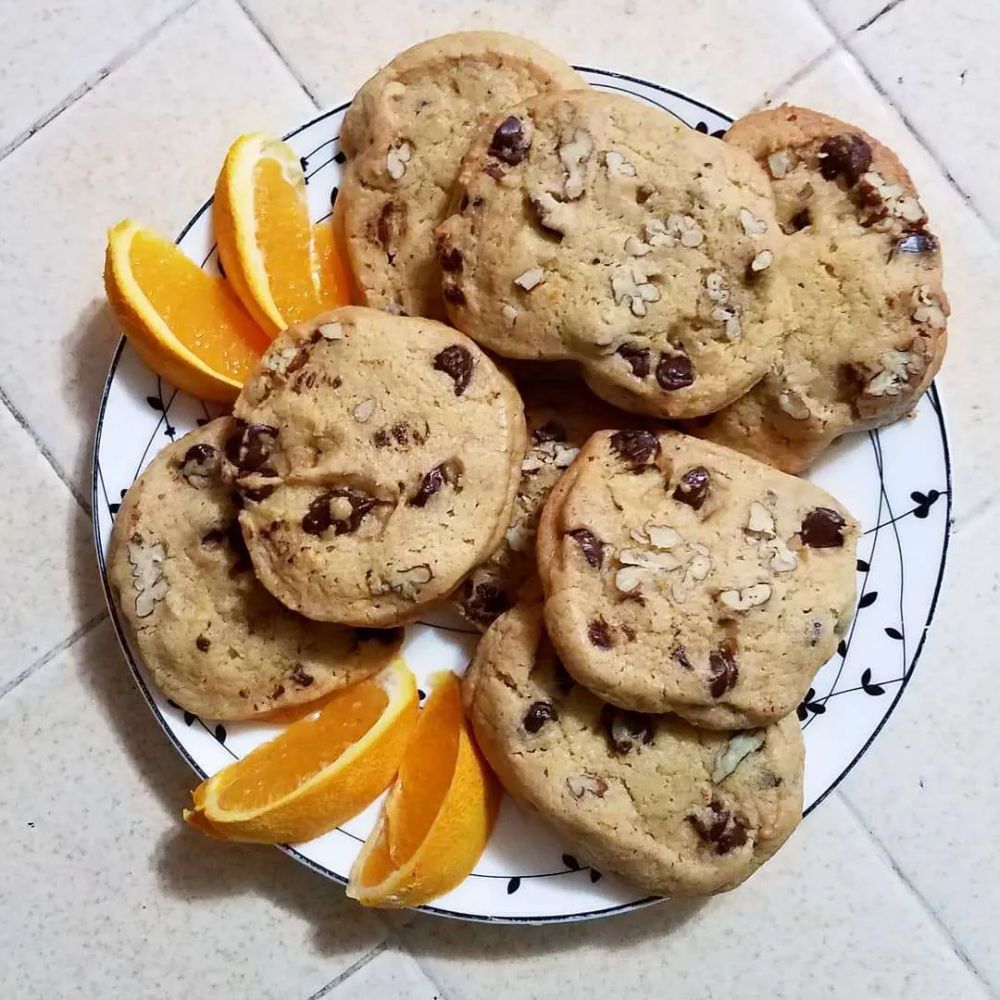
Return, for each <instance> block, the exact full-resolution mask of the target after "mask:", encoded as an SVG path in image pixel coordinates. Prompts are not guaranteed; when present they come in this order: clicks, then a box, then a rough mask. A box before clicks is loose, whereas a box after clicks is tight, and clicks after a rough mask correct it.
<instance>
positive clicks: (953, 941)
mask: <svg viewBox="0 0 1000 1000" xmlns="http://www.w3.org/2000/svg"><path fill="white" fill-rule="evenodd" d="M837 795H838V796H839V797H840V800H841V801H842V802H843V803H844V805H845V806H846V807H847V811H848V812H849V813H850V814H851V815H852V816H853V817H854V819H855V821H856V822H857V823H858V824H859V825H860V826H861V828H862V829H863V830H864V831H865V833H867V834H868V837H869V838H870V839H871V842H872V843H873V844H874V845H875V848H876V850H877V852H878V853H879V854H880V855H881V856H882V860H883V861H885V862H886V864H888V865H889V867H890V868H891V869H892V870H893V872H895V874H896V877H897V878H898V879H899V880H900V882H902V883H903V885H904V886H906V888H907V889H909V890H910V893H911V894H912V895H913V896H914V898H915V899H916V900H917V902H918V903H919V904H920V906H921V908H922V909H923V910H924V912H925V914H926V915H927V916H928V917H929V918H930V921H931V923H933V924H934V925H935V926H936V927H937V928H938V930H939V931H940V933H941V934H942V935H943V936H944V938H945V940H946V941H947V942H948V946H949V947H950V948H951V950H952V951H953V952H954V954H955V957H956V958H957V959H958V960H959V961H960V962H961V963H962V964H963V965H964V966H965V967H966V969H968V971H969V972H970V973H971V975H972V977H973V979H975V981H976V982H977V983H979V985H980V986H982V987H983V989H984V991H985V993H986V995H987V996H988V997H996V996H997V994H996V993H995V992H994V991H993V989H992V988H991V987H990V984H989V981H988V980H987V979H986V977H985V976H984V975H983V973H982V972H980V971H979V969H978V968H977V967H976V965H975V963H974V962H973V961H972V959H971V958H969V956H968V954H967V953H966V951H965V949H964V948H963V947H962V946H961V945H960V944H959V942H958V939H957V938H956V937H955V935H954V934H953V933H952V932H951V930H950V929H949V928H948V926H947V925H946V924H945V923H944V921H943V920H942V919H941V917H939V916H938V914H937V911H936V910H935V909H934V907H933V906H932V905H931V904H930V902H929V901H928V899H927V898H926V897H925V896H924V894H923V893H922V892H920V890H919V889H917V887H916V886H915V885H914V884H913V883H912V882H911V881H910V879H909V878H908V877H907V876H906V874H905V873H904V871H903V869H902V868H900V866H899V865H898V864H897V862H896V859H895V858H894V857H893V856H892V855H891V854H890V853H889V851H888V849H887V848H886V846H885V844H884V843H883V842H882V841H881V839H880V838H879V837H878V836H877V835H876V834H875V832H874V831H873V830H872V829H871V827H870V826H869V825H868V824H867V823H866V822H865V820H864V817H863V816H862V815H861V813H860V812H859V811H858V809H857V807H856V806H855V805H854V803H853V802H852V801H851V800H850V799H849V798H848V796H847V794H846V793H845V792H844V791H842V790H839V791H838V792H837Z"/></svg>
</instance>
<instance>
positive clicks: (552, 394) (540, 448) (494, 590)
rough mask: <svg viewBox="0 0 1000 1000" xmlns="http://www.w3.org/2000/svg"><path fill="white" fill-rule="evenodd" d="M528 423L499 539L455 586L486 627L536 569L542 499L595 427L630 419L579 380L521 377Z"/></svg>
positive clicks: (465, 609)
mask: <svg viewBox="0 0 1000 1000" xmlns="http://www.w3.org/2000/svg"><path fill="white" fill-rule="evenodd" d="M521 396H522V399H523V402H524V415H525V420H526V421H527V427H528V452H527V454H526V455H525V456H524V461H523V462H522V463H521V481H520V483H519V484H518V488H517V499H516V500H515V501H514V511H513V514H512V515H511V520H510V526H509V527H508V528H507V532H506V534H505V535H504V538H503V540H502V541H501V542H500V545H499V546H498V547H497V549H496V550H495V551H494V552H493V554H492V555H491V556H490V557H489V559H487V560H486V561H485V562H484V563H482V564H480V565H479V566H477V567H476V568H475V569H474V570H473V571H472V572H471V573H470V574H469V575H468V577H467V578H466V579H465V582H464V583H463V584H462V586H461V588H460V589H459V590H458V591H456V594H455V601H456V606H457V607H458V610H459V612H460V613H461V614H462V616H463V617H464V618H465V619H466V620H467V621H468V622H470V623H471V624H473V625H475V626H476V627H477V628H480V629H485V628H486V627H487V626H488V625H489V624H490V623H491V622H492V621H493V620H494V619H495V618H496V617H497V616H498V615H499V614H501V613H502V612H504V611H506V610H507V609H508V608H510V607H512V606H513V605H514V604H515V603H516V601H517V599H518V594H519V592H520V590H521V587H522V586H523V585H524V584H525V582H526V581H528V580H529V579H530V578H532V577H533V576H534V575H535V532H536V530H537V527H538V517H539V515H540V514H541V511H542V504H543V503H544V502H545V498H546V496H548V492H549V490H550V489H551V488H552V486H553V485H554V484H555V482H556V480H558V479H559V477H560V476H561V475H562V473H563V470H565V469H567V468H568V467H569V465H570V463H571V462H572V461H573V459H574V458H576V455H577V452H578V451H579V450H580V447H581V446H582V445H583V443H584V442H585V441H586V440H587V438H589V437H590V436H591V434H593V433H595V432H596V431H599V430H602V429H605V428H615V427H622V426H629V425H631V421H630V420H629V418H628V416H627V414H624V413H621V412H620V411H618V410H614V409H612V408H611V407H610V406H605V405H604V404H603V403H602V402H601V401H600V400H597V399H595V398H594V397H593V396H591V395H590V393H588V392H587V391H586V389H583V388H582V387H581V386H580V385H572V384H569V383H566V382H552V381H547V382H546V381H525V382H522V383H521Z"/></svg>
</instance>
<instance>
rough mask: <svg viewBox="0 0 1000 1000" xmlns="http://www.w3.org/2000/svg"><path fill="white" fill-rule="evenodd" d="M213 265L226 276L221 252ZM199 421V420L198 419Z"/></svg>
mask: <svg viewBox="0 0 1000 1000" xmlns="http://www.w3.org/2000/svg"><path fill="white" fill-rule="evenodd" d="M215 266H216V267H217V268H218V269H219V274H220V275H221V276H222V277H223V278H224V277H225V276H226V269H225V268H224V267H223V266H222V254H219V255H218V256H217V257H216V258H215ZM199 423H201V421H199Z"/></svg>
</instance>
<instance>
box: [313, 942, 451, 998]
mask: <svg viewBox="0 0 1000 1000" xmlns="http://www.w3.org/2000/svg"><path fill="white" fill-rule="evenodd" d="M326 996H327V997H328V998H329V1000H383V998H384V1000H389V998H390V997H398V998H400V1000H441V992H440V991H439V990H438V988H437V987H436V986H435V985H434V983H432V982H431V981H430V980H429V979H428V978H427V976H426V975H424V973H423V971H422V970H421V968H420V966H419V965H417V963H416V962H415V961H414V960H413V958H412V957H411V956H410V955H409V954H407V953H406V952H405V951H403V950H401V949H399V948H395V947H393V946H391V945H390V946H389V947H388V948H387V949H386V950H385V951H383V952H380V953H379V954H378V955H376V956H375V957H374V958H373V959H371V961H369V962H366V963H365V964H364V965H363V966H361V968H360V969H358V971H357V972H355V973H353V974H352V975H351V976H349V977H348V978H347V979H345V980H344V981H343V982H341V983H338V984H337V985H336V986H335V987H334V988H333V989H332V990H330V992H329V993H328V994H326Z"/></svg>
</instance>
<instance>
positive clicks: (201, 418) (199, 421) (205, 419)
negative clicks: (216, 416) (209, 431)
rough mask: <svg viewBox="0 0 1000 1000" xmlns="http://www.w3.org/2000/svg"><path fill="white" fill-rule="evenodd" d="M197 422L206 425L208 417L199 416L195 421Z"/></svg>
mask: <svg viewBox="0 0 1000 1000" xmlns="http://www.w3.org/2000/svg"><path fill="white" fill-rule="evenodd" d="M195 423H196V424H197V425H198V426H199V427H204V426H205V424H207V423H208V417H199V418H198V419H197V420H196V421H195Z"/></svg>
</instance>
